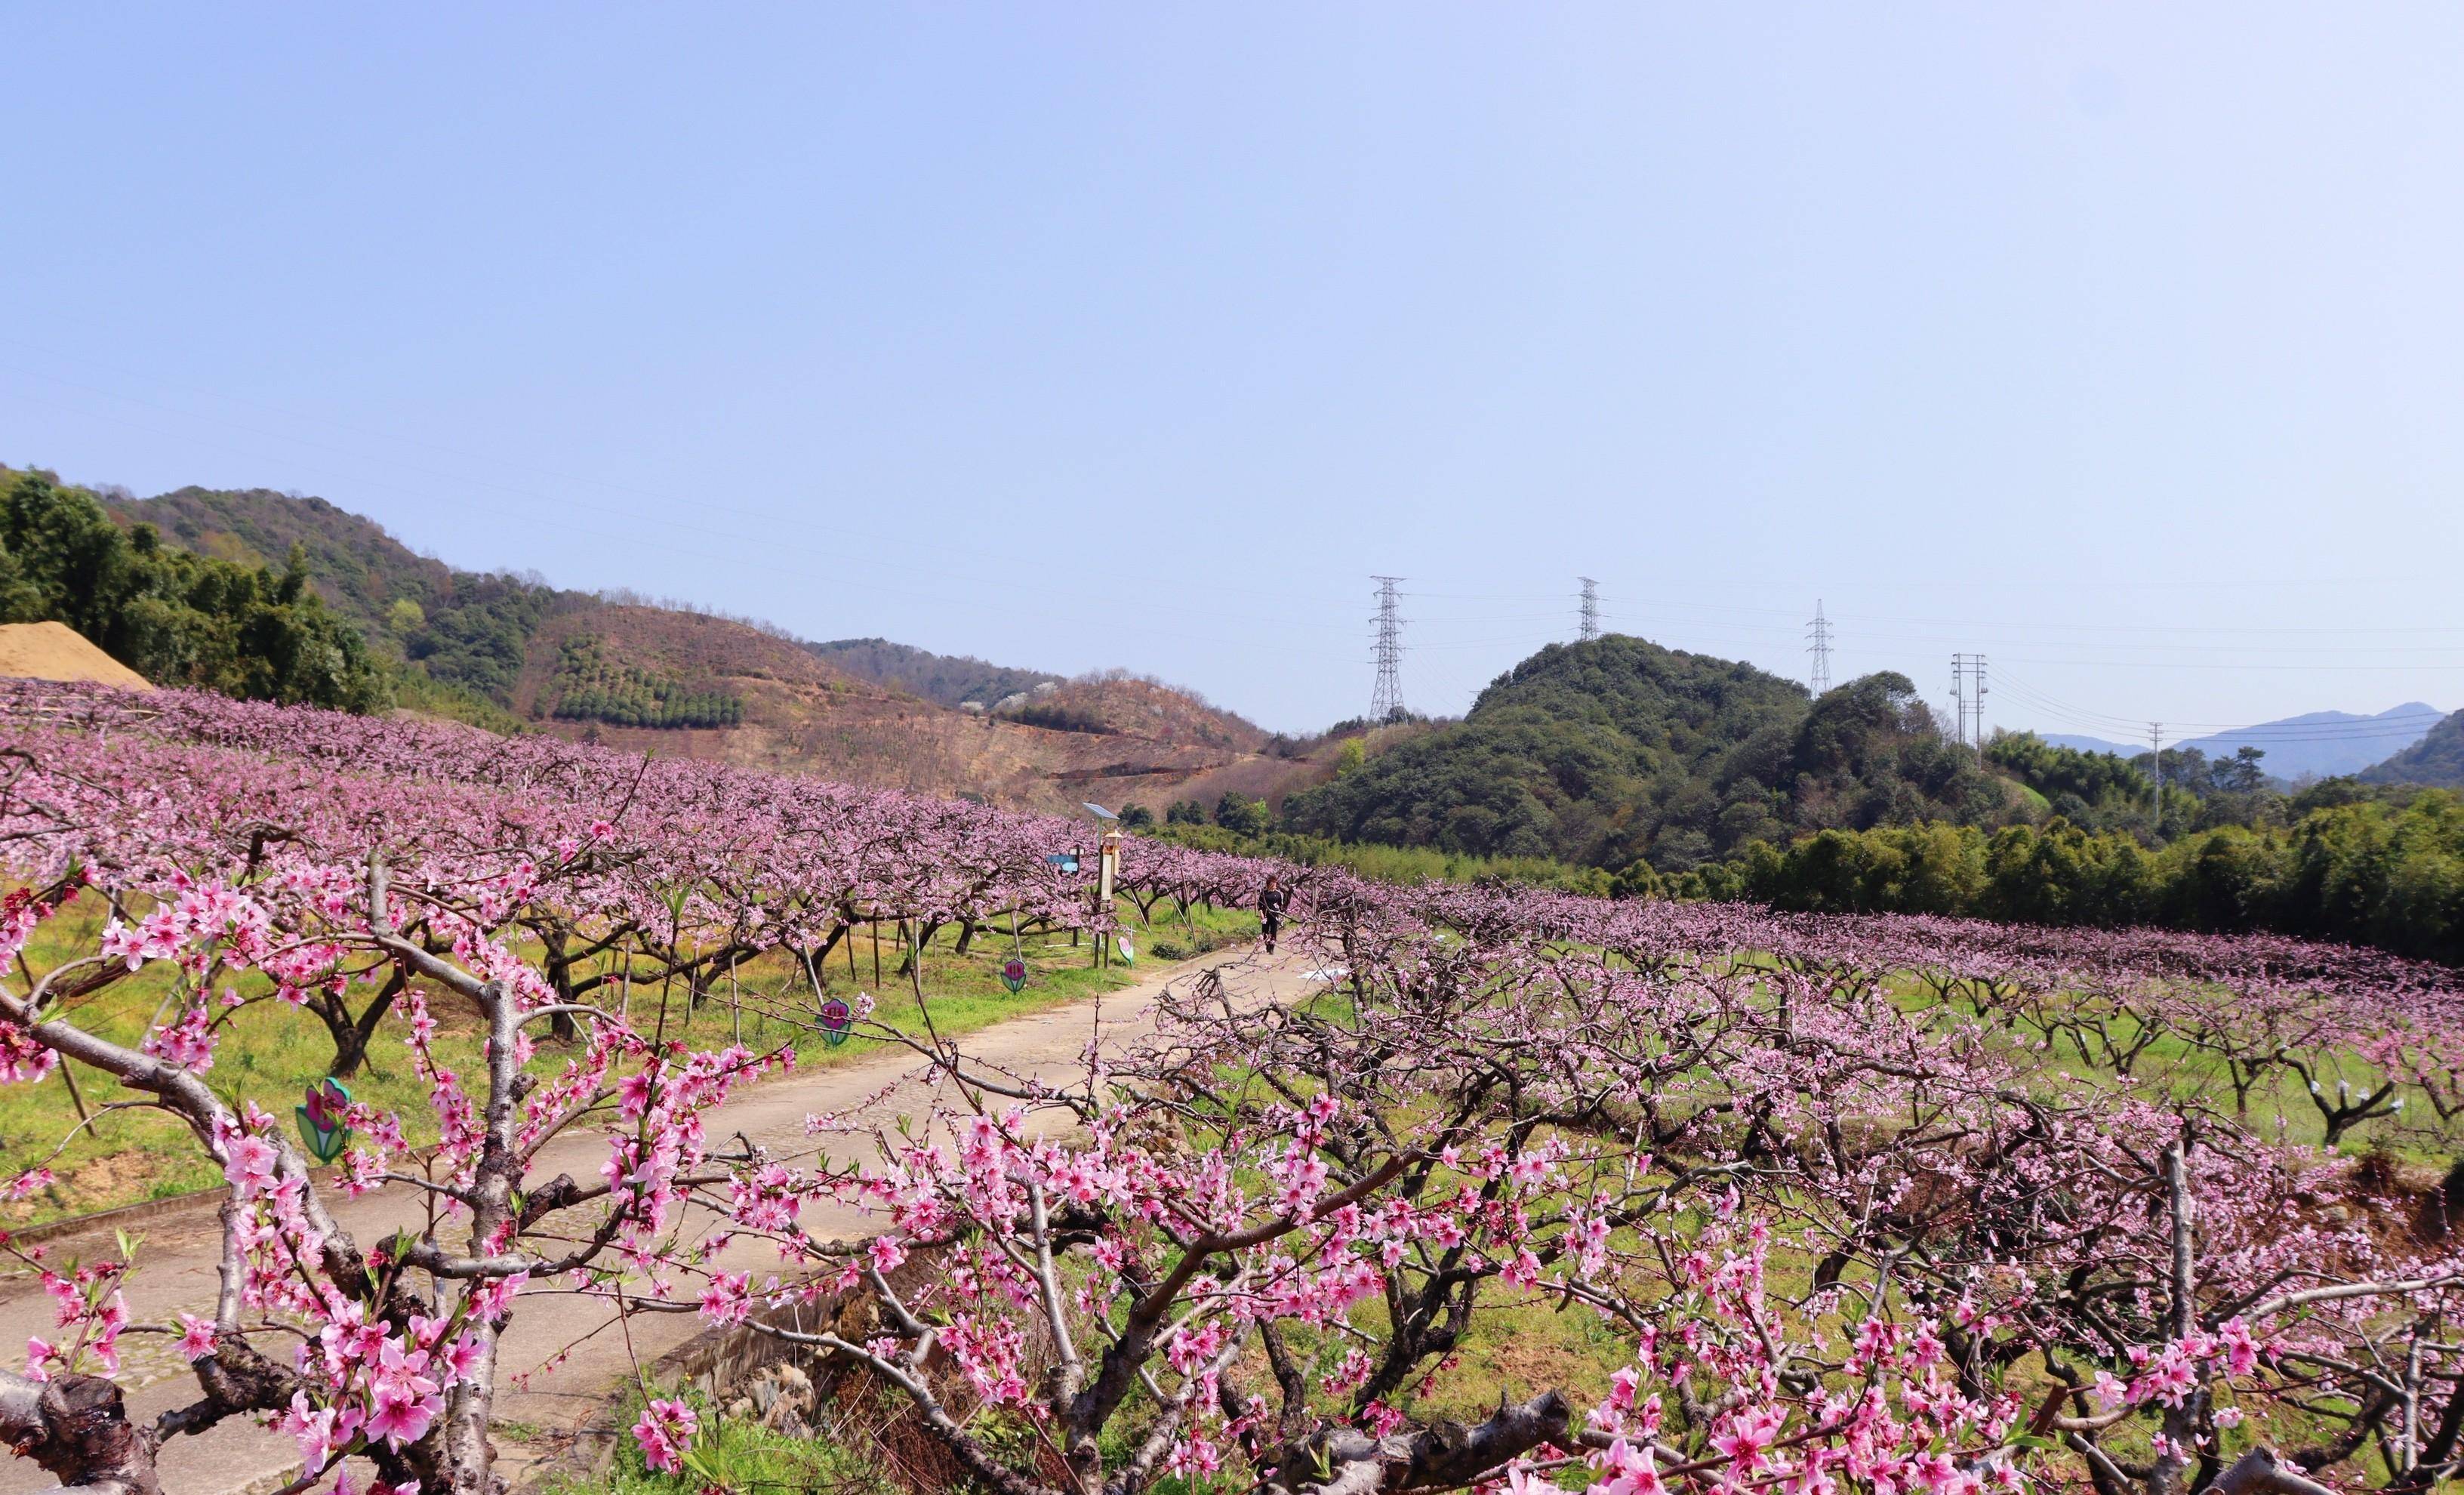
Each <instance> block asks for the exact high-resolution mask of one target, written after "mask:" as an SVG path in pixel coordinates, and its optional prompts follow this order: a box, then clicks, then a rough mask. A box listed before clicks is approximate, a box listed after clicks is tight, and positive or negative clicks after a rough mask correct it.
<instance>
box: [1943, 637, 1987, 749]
mask: <svg viewBox="0 0 2464 1495" xmlns="http://www.w3.org/2000/svg"><path fill="white" fill-rule="evenodd" d="M1950 702H1951V711H1952V713H1953V715H1956V716H1957V717H1958V726H1957V728H1956V729H1955V730H1954V731H1953V732H1952V734H1951V736H1952V737H1953V738H1954V739H1955V740H1957V741H1959V742H1962V743H1965V744H1968V745H1969V746H1972V747H1976V748H1982V747H1984V746H1985V656H1984V655H1982V654H1953V655H1951V656H1950Z"/></svg>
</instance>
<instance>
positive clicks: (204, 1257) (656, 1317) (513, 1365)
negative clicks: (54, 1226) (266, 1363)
mask: <svg viewBox="0 0 2464 1495" xmlns="http://www.w3.org/2000/svg"><path fill="white" fill-rule="evenodd" d="M1313 964H1315V962H1313V961H1311V960H1309V959H1308V958H1306V957H1304V956H1298V955H1295V954H1293V953H1291V952H1289V951H1287V952H1285V953H1283V954H1282V955H1280V956H1275V957H1271V958H1270V957H1267V956H1264V955H1262V954H1260V953H1258V952H1257V951H1256V950H1255V949H1254V948H1249V947H1243V948H1239V949H1234V950H1229V951H1223V952H1219V953H1217V954H1216V955H1213V956H1204V957H1201V958H1199V959H1198V960H1193V961H1186V962H1183V963H1182V964H1180V965H1178V966H1175V967H1172V968H1169V969H1165V970H1161V971H1158V972H1156V973H1155V975H1153V976H1151V977H1148V978H1145V979H1144V980H1141V981H1139V982H1138V983H1137V984H1136V985H1134V986H1131V987H1128V988H1125V989H1123V990H1121V991H1117V992H1113V993H1111V995H1109V996H1106V997H1103V998H1100V999H1089V1000H1084V1001H1078V1002H1072V1003H1068V1004H1067V1005H1063V1006H1058V1007H1051V1008H1047V1009H1045V1010H1044V1011H1042V1012H1038V1013H1034V1014H1031V1015H1028V1016H1025V1017H1021V1018H1018V1019H1015V1020H1013V1021H1011V1022H1003V1023H1000V1024H998V1025H995V1026H993V1027H988V1028H984V1029H981V1030H980V1031H979V1032H977V1033H975V1034H972V1035H970V1036H969V1037H967V1038H966V1039H964V1040H962V1041H961V1046H962V1048H963V1049H964V1051H965V1053H966V1054H967V1055H968V1056H969V1058H971V1059H975V1060H978V1061H980V1062H982V1063H985V1064H989V1065H998V1066H1002V1067H1004V1068H1007V1069H1010V1070H1012V1071H1015V1072H1017V1073H1021V1074H1027V1075H1036V1076H1040V1077H1043V1078H1045V1079H1048V1080H1051V1081H1053V1082H1055V1083H1062V1082H1066V1081H1067V1080H1068V1079H1069V1078H1071V1077H1072V1076H1073V1075H1074V1074H1075V1073H1076V1072H1077V1071H1078V1066H1079V1062H1080V1056H1081V1055H1082V1054H1083V1053H1084V1052H1085V1050H1086V1045H1087V1043H1088V1041H1089V1038H1091V1037H1094V1036H1095V1035H1096V1033H1097V1031H1098V1025H1099V1022H1100V1029H1101V1033H1102V1036H1103V1040H1104V1042H1105V1043H1106V1044H1108V1045H1117V1044H1128V1043H1133V1042H1135V1041H1136V1040H1137V1039H1139V1038H1141V1037H1144V1036H1145V1035H1147V1034H1149V1033H1151V1032H1152V1031H1153V1030H1154V1011H1153V1008H1154V1001H1155V997H1156V996H1157V995H1158V994H1159V993H1160V992H1161V991H1162V990H1163V989H1164V988H1165V986H1166V985H1167V984H1169V983H1175V982H1182V981H1186V980H1189V979H1192V978H1195V977H1196V976H1197V975H1198V973H1199V972H1200V971H1201V970H1206V969H1213V970H1217V971H1219V972H1220V973H1221V976H1222V978H1223V980H1224V982H1225V983H1226V985H1228V986H1229V987H1231V988H1232V989H1233V990H1234V991H1235V992H1236V993H1237V994H1239V995H1240V996H1241V997H1242V998H1243V1000H1244V1001H1260V1002H1265V1001H1283V1000H1291V999H1294V998H1297V997H1300V996H1302V995H1304V994H1305V993H1307V992H1308V991H1309V990H1311V989H1313V988H1314V986H1315V984H1316V983H1314V982H1312V981H1311V980H1309V976H1308V973H1309V970H1310V968H1311V967H1312V966H1313ZM918 1071H919V1066H918V1065H917V1064H916V1062H915V1059H914V1056H913V1055H912V1054H906V1053H903V1052H899V1051H894V1050H887V1049H885V1050H884V1051H883V1052H882V1053H881V1054H880V1055H879V1056H878V1057H876V1058H871V1059H866V1060H860V1061H857V1062H855V1063H852V1064H843V1065H837V1066H831V1067H828V1068H824V1069H812V1070H805V1071H801V1072H799V1073H796V1074H793V1075H789V1076H785V1077H782V1078H780V1079H776V1080H772V1081H769V1082H767V1083H764V1084H761V1085H757V1086H754V1087H751V1088H747V1089H745V1090H743V1091H740V1092H739V1093H738V1094H737V1097H736V1098H735V1099H734V1100H733V1101H731V1102H730V1103H729V1104H728V1105H727V1106H725V1107H723V1108H721V1109H720V1110H718V1111H716V1112H715V1113H714V1114H713V1115H712V1116H710V1117H709V1118H708V1120H707V1127H708V1132H709V1135H710V1137H711V1139H712V1141H713V1143H714V1145H715V1144H716V1143H717V1142H718V1141H719V1140H720V1139H722V1138H725V1137H727V1136H729V1135H730V1134H732V1133H734V1132H742V1133H744V1135H745V1136H747V1137H749V1138H750V1139H752V1140H753V1141H754V1142H755V1143H757V1144H759V1145H761V1146H763V1147H765V1148H767V1149H769V1150H770V1151H771V1153H772V1154H773V1155H775V1156H779V1157H782V1158H798V1157H808V1156H809V1155H810V1154H811V1153H812V1151H813V1149H814V1145H815V1144H814V1143H813V1141H812V1140H811V1139H809V1138H807V1137H806V1136H805V1134H804V1118H805V1117H806V1116H808V1115H811V1114H813V1113H815V1112H817V1111H845V1110H849V1109H850V1108H853V1107H857V1106H860V1105H862V1104H864V1103H865V1102H866V1101H867V1100H868V1099H869V1097H871V1096H873V1095H874V1094H875V1092H877V1091H880V1090H882V1089H883V1088H885V1087H889V1086H891V1085H893V1084H895V1085H896V1087H897V1088H895V1089H894V1090H892V1091H891V1093H890V1094H889V1095H888V1096H887V1097H886V1098H885V1099H883V1100H882V1101H880V1102H878V1103H876V1106H875V1108H874V1110H873V1112H872V1113H873V1114H878V1115H880V1116H882V1117H885V1118H887V1117H891V1116H896V1115H900V1114H915V1113H918V1112H920V1111H922V1110H926V1109H927V1107H928V1106H929V1102H930V1098H931V1088H930V1087H929V1086H928V1085H927V1084H926V1083H925V1082H924V1081H923V1079H921V1078H920V1077H919V1073H918ZM853 1146H855V1144H854V1142H853V1139H850V1138H844V1137H841V1138H833V1139H831V1147H832V1156H833V1157H835V1158H844V1157H846V1156H847V1155H849V1154H848V1149H849V1148H851V1147H853ZM605 1156H606V1143H605V1138H604V1137H602V1136H600V1135H598V1134H596V1133H592V1134H585V1135H568V1136H566V1137H562V1138H560V1139H559V1140H558V1141H557V1142H556V1143H554V1144H552V1145H551V1146H550V1147H549V1148H548V1149H546V1150H545V1153H544V1154H543V1155H542V1157H541V1159H540V1160H539V1167H538V1168H537V1169H536V1170H535V1171H534V1173H533V1175H532V1176H533V1177H534V1178H535V1179H539V1180H544V1179H547V1178H552V1177H554V1176H556V1175H557V1174H558V1173H560V1172H569V1173H571V1174H572V1175H573V1176H574V1177H575V1178H576V1179H578V1180H581V1181H584V1182H590V1181H595V1180H596V1178H597V1176H598V1168H599V1164H600V1162H601V1161H602V1160H603V1159H605ZM327 1207H328V1208H329V1209H331V1210H332V1211H333V1213H334V1216H335V1218H336V1220H339V1221H340V1222H341V1225H342V1226H343V1228H345V1229H347V1230H348V1231H350V1232H351V1234H352V1237H353V1238H354V1239H355V1240H357V1241H358V1242H360V1244H361V1245H362V1246H363V1247H365V1246H367V1245H369V1244H371V1243H373V1242H377V1241H379V1240H382V1239H383V1238H384V1237H385V1236H386V1235H387V1234H389V1233H391V1232H392V1231H393V1230H394V1229H396V1228H398V1227H399V1226H401V1225H403V1224H415V1223H416V1222H418V1221H419V1220H420V1219H421V1218H422V1211H423V1207H424V1206H423V1198H422V1197H420V1196H418V1195H417V1194H416V1193H415V1192H414V1191H411V1190H407V1189H404V1188H400V1187H396V1188H390V1189H385V1190H382V1191H380V1192H378V1193H376V1194H372V1195H370V1196H368V1197H366V1198H360V1199H342V1198H336V1197H334V1196H331V1195H328V1196H327ZM803 1218H804V1220H805V1222H806V1224H807V1226H808V1227H809V1228H810V1229H812V1230H813V1231H814V1232H815V1233H817V1234H820V1235H823V1236H829V1235H832V1234H842V1233H853V1232H854V1231H855V1230H856V1229H857V1228H858V1227H859V1222H858V1221H857V1220H855V1218H854V1217H853V1216H852V1215H851V1214H850V1215H848V1216H847V1218H844V1219H831V1218H828V1217H827V1216H826V1215H818V1214H817V1212H816V1211H814V1210H812V1209H809V1208H808V1209H807V1210H806V1211H805V1212H804V1217H803ZM138 1228H140V1229H142V1230H143V1234H144V1236H145V1242H144V1245H143V1248H142V1249H141V1250H140V1252H139V1253H138V1262H137V1270H136V1271H135V1273H134V1274H132V1276H131V1277H130V1279H129V1282H128V1285H127V1289H126V1290H127V1295H128V1306H129V1311H130V1316H131V1318H132V1319H133V1320H134V1321H135V1322H137V1323H141V1324H146V1323H174V1322H176V1321H177V1320H176V1317H175V1315H176V1314H177V1313H178V1312H179V1311H180V1310H183V1309H185V1310H187V1311H188V1312H192V1313H199V1314H209V1313H210V1312H211V1311H212V1303H213V1298H214V1290H215V1264H216V1263H217V1261H218V1260H219V1253H220V1244H219V1235H218V1231H217V1229H216V1222H215V1220H214V1218H213V1217H212V1215H211V1214H209V1213H202V1212H201V1213H198V1214H194V1215H190V1214H185V1213H184V1214H181V1215H178V1216H174V1217H171V1218H169V1219H166V1220H155V1221H151V1222H148V1223H147V1224H145V1225H143V1226H142V1227H138ZM104 1249H106V1250H107V1249H108V1245H107V1244H106V1245H105V1246H104ZM737 1249H739V1250H743V1251H745V1252H746V1253H747V1254H746V1255H745V1256H744V1258H743V1260H741V1261H736V1260H733V1259H732V1258H733V1255H734V1253H733V1252H732V1253H731V1260H729V1261H728V1262H727V1263H726V1264H728V1265H731V1266H736V1267H739V1268H741V1267H751V1268H753V1269H754V1271H755V1280H756V1281H757V1282H759V1280H760V1278H761V1276H762V1275H765V1274H766V1273H767V1272H769V1271H775V1270H777V1267H778V1254H777V1252H776V1251H775V1250H773V1249H771V1248H768V1247H766V1246H762V1247H759V1248H758V1249H757V1248H754V1247H749V1246H748V1247H739V1248H737ZM76 1251H77V1243H76V1242H69V1241H61V1242H56V1243H55V1245H54V1247H53V1255H54V1258H55V1260H56V1259H57V1258H58V1257H59V1256H62V1255H66V1254H73V1253H75V1252H76ZM702 1327H703V1326H702V1324H701V1321H700V1317H699V1315H697V1314H690V1313H652V1314H642V1315H637V1316H636V1317H634V1318H633V1319H632V1320H631V1322H630V1324H629V1326H627V1327H619V1326H618V1325H617V1324H616V1321H615V1319H614V1316H613V1315H612V1314H610V1313H608V1312H606V1311H605V1309H604V1308H600V1307H599V1306H598V1305H596V1304H595V1303H593V1302H591V1301H590V1300H588V1299H583V1298H579V1297H570V1296H565V1295H562V1294H541V1295H539V1296H538V1297H536V1298H533V1297H530V1296H527V1295H526V1296H525V1297H524V1298H523V1299H522V1300H521V1301H520V1302H519V1304H518V1305H517V1308H516V1309H515V1312H514V1318H513V1322H512V1324H511V1326H510V1327H509V1328H508V1330H507V1331H506V1334H505V1338H504V1343H503V1348H502V1350H501V1352H500V1353H499V1359H498V1365H499V1367H500V1372H499V1376H498V1381H497V1396H496V1411H497V1418H498V1420H499V1421H500V1422H507V1423H514V1424H521V1425H523V1426H525V1427H527V1428H536V1429H559V1428H568V1427H572V1426H576V1425H579V1424H580V1423H582V1422H583V1421H585V1420H587V1419H588V1418H590V1417H591V1416H592V1415H593V1414H595V1413H598V1412H600V1411H602V1410H604V1409H605V1407H606V1406H607V1405H608V1404H609V1403H610V1402H611V1401H612V1400H614V1399H616V1398H617V1397H618V1396H621V1395H622V1388H623V1386H624V1384H625V1383H626V1382H627V1380H628V1379H629V1378H630V1376H631V1374H632V1366H633V1364H634V1362H635V1359H636V1358H637V1357H638V1359H639V1361H640V1363H641V1364H643V1365H645V1366H648V1365H649V1364H650V1363H651V1362H652V1361H654V1360H656V1359H657V1358H658V1357H659V1356H660V1355H662V1354H665V1353H666V1352H669V1351H671V1350H673V1349H675V1348H676V1347H678V1346H680V1345H682V1344H684V1343H685V1342H686V1341H688V1340H690V1339H692V1338H693V1336H694V1335H696V1334H698V1333H699V1332H700V1331H701V1330H702ZM51 1332H52V1311H51V1300H50V1299H49V1298H48V1297H46V1296H45V1295H44V1294H43V1292H42V1290H41V1288H40V1286H38V1285H36V1284H34V1283H33V1282H32V1281H30V1280H24V1279H18V1280H13V1281H11V1282H9V1283H8V1284H6V1285H5V1286H0V1347H7V1349H6V1350H5V1351H0V1353H6V1354H7V1355H8V1356H9V1357H10V1359H11V1361H12V1362H13V1361H14V1358H15V1353H16V1350H15V1347H17V1346H21V1345H23V1344H24V1343H25V1342H26V1338H27V1336H28V1335H32V1334H40V1335H49V1334H50V1333H51ZM628 1338H629V1341H630V1344H629V1348H628V1345H627V1340H628ZM121 1344H122V1345H123V1346H124V1347H126V1353H125V1354H124V1355H123V1362H124V1363H123V1366H122V1371H121V1375H120V1377H119V1378H120V1381H121V1385H122V1386H123V1387H125V1388H127V1389H128V1393H129V1412H130V1414H131V1416H132V1417H133V1418H139V1419H142V1420H144V1421H151V1420H152V1419H153V1418H154V1417H155V1416H156V1415H157V1414H159V1413H161V1412H163V1411H165V1410H166V1409H168V1408H171V1407H175V1406H180V1405H184V1404H186V1403H187V1402H189V1401H191V1400H193V1399H195V1397H196V1395H197V1388H196V1382H195V1379H194V1378H193V1377H192V1376H190V1375H189V1374H188V1373H187V1366H186V1365H185V1363H183V1362H182V1361H181V1360H180V1359H179V1358H178V1356H177V1354H176V1353H175V1352H173V1351H172V1349H171V1347H170V1344H169V1342H168V1340H167V1338H166V1337H165V1336H157V1335H130V1336H128V1337H126V1338H124V1339H123V1340H122V1341H121ZM269 1348H271V1347H269ZM568 1350H570V1354H569V1356H568V1357H567V1358H566V1359H565V1360H563V1361H562V1362H561V1364H559V1365H558V1366H556V1368H555V1369H553V1370H548V1371H543V1372H539V1374H528V1375H526V1374H525V1373H530V1372H534V1371H537V1370H538V1368H539V1367H541V1366H543V1365H545V1364H546V1363H547V1362H548V1361H550V1360H552V1359H554V1358H555V1356H556V1355H558V1354H559V1353H560V1352H565V1351H568ZM498 1446H499V1448H500V1449H501V1450H502V1451H503V1452H504V1453H505V1454H507V1455H508V1456H513V1455H515V1453H516V1450H515V1449H514V1448H513V1447H512V1446H511V1445H510V1440H506V1439H500V1440H498ZM514 1462H519V1461H518V1460H516V1461H514ZM298 1472H299V1456H298V1449H297V1445H296V1444H294V1443H293V1442H292V1440H290V1439H288V1438H284V1437H282V1436H280V1435H278V1434H271V1433H267V1432H264V1431H262V1430H260V1429H259V1428H257V1427H256V1426H255V1425H254V1424H253V1421H250V1420H246V1419H234V1420H232V1421H230V1422H226V1423H224V1424H223V1425H222V1426H221V1427H218V1428H216V1429H214V1430H213V1431H211V1432H209V1433H207V1434H205V1435H203V1436H200V1437H196V1438H183V1439H177V1440H173V1441H172V1442H171V1443H170V1444H169V1445H168V1446H166V1447H165V1449H164V1451H163V1462H162V1473H163V1487H164V1489H165V1491H166V1492H167V1495H242V1492H244V1491H249V1490H256V1489H273V1488H275V1487H278V1486H279V1485H281V1484H284V1483H286V1482H287V1481H289V1480H291V1479H293V1478H296V1477H297V1474H298ZM52 1487H55V1482H54V1481H53V1480H52V1479H51V1477H50V1476H49V1475H46V1474H45V1473H43V1471H41V1470H40V1469H38V1468H36V1467H35V1466H34V1465H33V1464H32V1463H31V1462H26V1461H24V1460H15V1459H5V1458H0V1495H14V1492H16V1491H20V1490H39V1489H45V1488H52Z"/></svg>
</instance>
